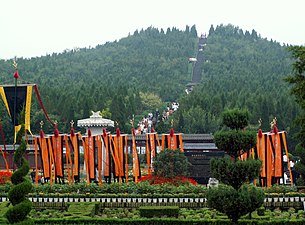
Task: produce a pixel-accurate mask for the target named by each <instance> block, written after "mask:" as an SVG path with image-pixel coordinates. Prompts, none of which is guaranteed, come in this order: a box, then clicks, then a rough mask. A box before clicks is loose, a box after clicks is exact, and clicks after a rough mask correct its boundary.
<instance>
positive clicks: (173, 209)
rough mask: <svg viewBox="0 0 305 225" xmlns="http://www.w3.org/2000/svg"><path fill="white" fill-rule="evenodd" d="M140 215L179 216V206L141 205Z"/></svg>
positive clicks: (147, 216)
mask: <svg viewBox="0 0 305 225" xmlns="http://www.w3.org/2000/svg"><path fill="white" fill-rule="evenodd" d="M139 211H140V216H141V217H146V218H153V217H164V216H167V217H176V218H177V217H178V215H179V207H178V206H141V207H139Z"/></svg>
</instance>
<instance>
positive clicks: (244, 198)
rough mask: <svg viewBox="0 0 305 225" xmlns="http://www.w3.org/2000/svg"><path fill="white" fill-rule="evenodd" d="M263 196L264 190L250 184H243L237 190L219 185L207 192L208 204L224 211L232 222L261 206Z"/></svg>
mask: <svg viewBox="0 0 305 225" xmlns="http://www.w3.org/2000/svg"><path fill="white" fill-rule="evenodd" d="M264 198H265V195H264V192H263V191H262V190H261V189H258V188H256V187H254V186H252V185H243V186H242V187H241V188H240V189H238V190H236V189H234V188H233V187H232V186H228V185H219V187H218V188H211V189H210V190H209V191H208V192H207V200H208V206H209V207H212V208H214V209H216V210H218V211H219V212H222V213H225V214H226V215H227V216H228V218H230V219H231V220H232V221H234V222H236V221H237V220H238V219H239V218H240V217H241V216H243V215H246V214H248V213H251V212H253V211H254V210H255V209H257V208H259V207H260V206H262V204H263V202H264Z"/></svg>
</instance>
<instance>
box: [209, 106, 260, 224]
mask: <svg viewBox="0 0 305 225" xmlns="http://www.w3.org/2000/svg"><path fill="white" fill-rule="evenodd" d="M222 116H223V124H224V125H226V127H227V128H229V129H226V130H222V131H218V132H217V133H215V135H214V139H215V143H216V146H217V147H218V149H220V150H224V151H225V152H226V153H227V154H228V155H229V156H231V157H225V158H222V159H212V160H211V171H212V173H213V175H214V177H215V178H216V179H218V180H219V181H220V183H221V184H220V185H219V186H218V187H216V188H211V189H209V190H208V193H207V200H208V205H209V207H211V208H214V209H216V210H218V211H220V212H222V213H225V214H226V215H227V216H228V217H229V219H231V220H232V222H233V223H237V221H238V219H239V218H240V217H241V216H242V215H246V214H247V213H250V214H249V215H250V216H251V212H253V211H254V210H255V209H256V208H258V207H260V206H261V205H262V204H263V202H264V192H263V191H262V190H261V189H258V188H256V187H255V186H253V185H250V184H249V182H251V181H253V180H254V179H255V178H257V177H258V176H259V173H260V168H261V166H262V162H261V161H259V160H254V159H248V160H244V161H242V160H239V156H240V155H241V154H243V153H245V152H247V151H249V150H250V149H251V148H252V147H254V146H255V145H256V133H255V132H251V131H246V130H245V127H246V126H248V118H249V114H248V111H246V110H240V109H227V110H225V111H224V113H223V115H222Z"/></svg>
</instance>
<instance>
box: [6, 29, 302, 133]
mask: <svg viewBox="0 0 305 225" xmlns="http://www.w3.org/2000/svg"><path fill="white" fill-rule="evenodd" d="M197 44H198V34H197V30H196V28H195V26H192V27H188V26H187V27H186V29H185V30H184V31H181V30H178V29H176V28H171V29H170V28H169V29H167V30H166V31H164V30H159V29H156V28H153V27H149V28H147V29H146V30H141V31H135V32H134V33H133V34H132V35H129V36H128V37H126V38H122V39H121V40H119V41H115V42H109V43H106V44H103V45H99V46H96V47H95V48H90V49H88V48H84V49H73V50H67V51H65V52H63V53H60V54H57V53H54V54H52V55H47V56H43V57H37V58H31V59H20V58H19V59H18V67H19V73H20V76H21V79H20V81H19V82H20V83H36V84H37V86H38V89H39V90H40V93H41V96H42V100H43V103H44V105H45V108H46V109H47V111H48V112H49V114H50V115H51V118H52V119H56V120H57V121H59V125H58V126H59V129H60V131H62V132H68V130H69V122H70V120H72V119H73V120H74V121H76V120H77V119H82V118H86V117H88V116H89V115H90V111H91V110H94V111H97V110H100V111H103V114H104V115H106V116H107V117H109V118H111V119H113V120H115V121H117V122H118V125H119V126H120V128H121V130H122V131H123V132H128V133H130V124H129V120H130V118H131V117H132V115H140V114H142V113H143V112H145V111H154V110H155V109H156V108H159V109H162V105H163V104H162V103H163V102H166V101H174V100H178V101H179V103H180V107H179V111H178V113H175V115H174V116H175V118H174V126H175V129H176V130H177V131H181V132H185V133H189V132H191V133H202V132H204V133H211V132H214V131H215V130H216V129H218V128H219V126H218V124H219V114H220V113H221V111H222V110H223V109H224V108H225V107H234V106H238V107H246V108H248V109H249V110H250V112H251V122H252V124H254V125H257V120H258V119H259V118H260V117H261V118H262V119H263V124H264V126H265V129H267V128H268V127H269V122H270V121H271V118H273V117H274V116H276V117H277V118H278V123H279V126H280V128H283V129H288V130H290V128H289V127H290V125H291V121H292V119H293V118H294V117H295V113H296V112H297V107H296V105H295V104H294V101H293V100H292V98H291V97H290V96H289V95H288V94H287V93H288V85H287V84H286V83H284V82H283V80H282V78H283V77H284V76H286V75H288V74H289V73H290V72H291V59H290V55H289V53H288V52H287V50H286V47H285V46H281V45H280V44H279V43H277V42H275V41H269V40H267V39H264V38H261V37H260V36H259V35H258V34H257V32H256V31H254V30H253V31H252V32H251V33H249V32H248V31H242V30H241V29H239V28H238V27H234V26H232V25H227V26H224V25H220V26H217V27H216V28H215V29H214V28H213V27H211V29H210V31H209V35H208V41H207V46H206V47H205V49H204V54H205V59H206V61H205V62H203V73H202V82H201V84H200V85H198V86H196V87H195V89H194V91H193V92H192V93H191V94H189V95H186V94H185V92H184V89H185V85H186V84H187V83H189V82H190V80H191V75H190V71H191V68H190V66H191V64H189V63H188V58H189V57H193V56H195V54H196V51H197ZM11 63H12V62H11V61H4V60H1V61H0V68H1V71H0V73H1V74H0V79H1V80H0V83H1V84H8V83H13V78H12V73H13V71H12V67H11ZM38 109H39V107H38V103H37V101H36V100H35V98H33V110H32V119H31V121H32V127H33V131H34V132H38V130H39V121H40V120H44V121H45V118H44V116H43V113H42V111H41V110H38ZM1 113H2V117H5V114H6V113H5V112H4V107H1ZM3 123H4V126H8V122H7V120H4V122H3ZM167 126H168V125H166V124H165V125H162V124H161V125H160V126H159V129H160V132H161V131H166V130H167V129H168V127H167Z"/></svg>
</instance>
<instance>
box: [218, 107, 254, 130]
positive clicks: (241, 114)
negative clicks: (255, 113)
mask: <svg viewBox="0 0 305 225" xmlns="http://www.w3.org/2000/svg"><path fill="white" fill-rule="evenodd" d="M222 119H223V124H224V125H226V126H227V127H229V128H231V129H235V130H241V129H243V128H245V127H246V126H248V124H249V122H248V121H249V112H248V111H247V110H240V109H237V108H236V109H226V110H225V111H224V112H223V113H222Z"/></svg>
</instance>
